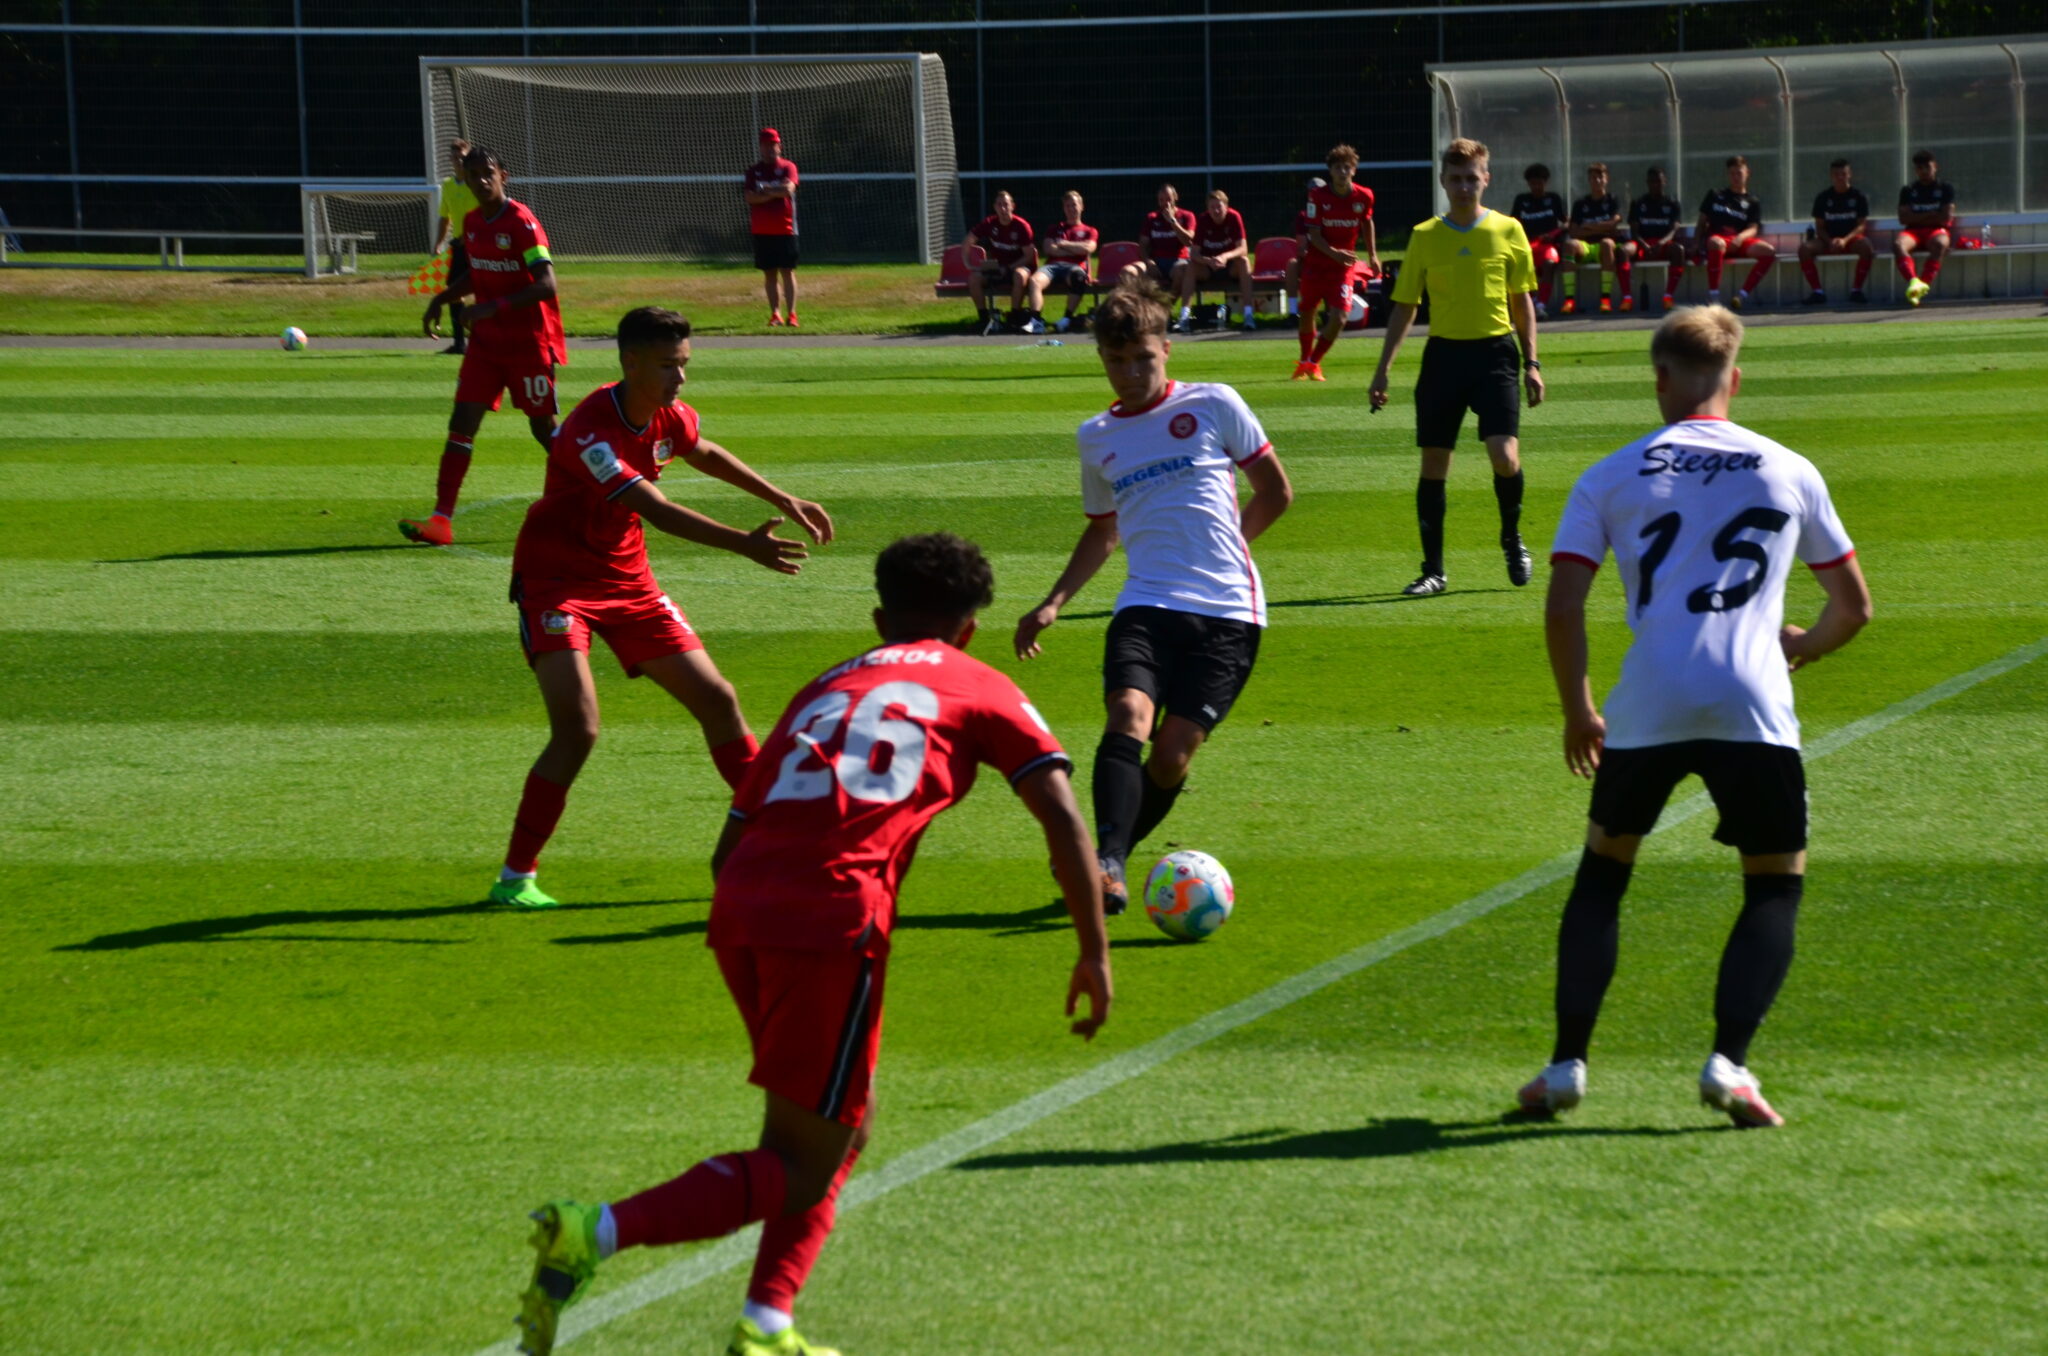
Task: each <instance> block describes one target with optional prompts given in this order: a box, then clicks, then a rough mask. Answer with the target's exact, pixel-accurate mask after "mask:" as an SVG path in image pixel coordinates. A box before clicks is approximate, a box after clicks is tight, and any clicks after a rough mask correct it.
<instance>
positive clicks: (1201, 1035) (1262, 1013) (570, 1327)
mask: <svg viewBox="0 0 2048 1356" xmlns="http://www.w3.org/2000/svg"><path fill="white" fill-rule="evenodd" d="M2044 654H2048V637H2044V638H2042V639H2040V640H2037V641H2034V642H2033V643H2032V644H2029V645H2022V646H2021V647H2020V648H2019V649H2017V650H2014V651H2012V652H2011V653H2010V654H2007V655H2004V656H2002V657H2000V658H1998V659H1994V660H1992V661H1991V662H1990V663H1988V664H1984V665H1981V666H1979V667H1977V668H1974V669H1971V670H1970V671H1969V672H1968V673H1959V674H1957V675H1956V676H1955V677H1953V678H1948V679H1944V680H1943V681H1941V682H1939V683H1936V684H1935V685H1934V686H1933V687H1930V688H1928V689H1927V690H1926V691H1924V692H1919V693H1915V694H1914V695H1913V696H1911V697H1907V698H1904V699H1903V700H1901V701H1897V702H1894V703H1892V704H1891V705H1890V706H1887V707H1885V708H1884V709H1883V710H1882V711H1877V712H1874V713H1872V714H1871V715H1868V716H1864V717H1863V718H1862V719H1860V720H1854V721H1851V722H1849V723H1848V724H1847V725H1844V726H1842V727H1841V728H1840V729H1838V730H1832V731H1830V732H1829V733H1827V734H1825V735H1823V736H1821V737H1820V738H1819V739H1816V740H1814V741H1813V742H1812V743H1811V744H1809V745H1807V746H1806V752H1805V756H1806V758H1807V759H1808V760H1809V761H1810V760H1812V759H1815V758H1825V757H1826V756H1827V755H1829V754H1831V753H1834V752H1836V751H1838V750H1840V749H1842V748H1845V747H1847V746H1848V745H1850V744H1853V743H1855V742H1856V741H1857V740H1859V739H1863V738H1866V737H1868V736H1870V735H1874V734H1876V733H1877V732H1879V731H1880V730H1883V729H1886V728H1888V727H1890V726H1893V725H1896V724H1898V723H1899V722H1900V721H1902V720H1904V719H1906V717H1908V716H1912V715H1917V714H1919V713H1920V712H1922V711H1924V710H1926V709H1927V708H1928V707H1930V706H1933V705H1934V704H1935V703H1936V702H1941V701H1946V700H1947V699H1948V698H1950V697H1953V696H1955V695H1956V694H1957V693H1959V692H1965V691H1968V690H1969V689H1970V688H1973V687H1976V686H1977V685H1978V684H1979V683H1985V682H1989V681H1990V680H1991V679H1993V678H1997V677H2000V676H2002V675H2004V674H2007V673H2010V672H2012V671H2013V670H2014V669H2016V668H2019V667H2021V666H2022V665H2026V664H2031V663H2032V662H2034V661H2035V660H2036V659H2039V658H2040V657H2041V656H2042V655H2044ZM1710 804H1712V801H1711V800H1710V799H1709V797H1708V796H1707V793H1706V792H1704V791H1699V792H1695V793H1694V794H1693V795H1691V796H1689V797H1687V798H1686V799H1685V800H1683V801H1681V802H1679V803H1678V804H1677V805H1675V806H1672V807H1670V808H1669V809H1667V810H1666V811H1665V812H1664V815H1663V817H1662V818H1661V819H1660V820H1658V822H1657V828H1658V829H1660V830H1662V829H1667V828H1670V827H1671V826H1673V825H1676V824H1682V823H1684V822H1685V821H1686V820H1688V819H1691V818H1693V817H1694V816H1696V815H1698V814H1700V813H1701V812H1702V811H1704V810H1705V809H1706V808H1707V807H1708V806H1709V805H1710ZM1579 851H1580V850H1579V849H1578V848H1573V849H1572V850H1571V851H1569V852H1562V853H1559V854H1558V855H1557V856H1555V857H1553V858H1551V859H1550V860H1549V861H1547V862H1544V863H1543V864H1542V865H1541V866H1535V867H1531V868H1530V869H1529V870H1527V871H1524V872H1523V873H1522V874H1521V875H1519V876H1516V877H1514V878H1513V879H1512V880H1507V881H1503V882H1501V883H1500V884H1499V885H1496V886H1494V887H1493V888H1492V889H1490V890H1487V891H1485V892H1484V893H1482V894H1477V895H1474V896H1472V897H1471V898H1470V899H1468V900H1466V901H1465V902H1464V903H1462V904H1454V905H1452V906H1451V907H1450V908H1448V909H1445V910H1444V911H1443V912H1442V913H1438V914H1433V915H1431V916H1430V917H1428V918H1425V919H1423V920H1422V921H1421V922H1419V923H1414V924H1411V925H1409V926H1408V927H1405V928H1403V929H1401V930H1400V931H1399V932H1395V933H1390V934H1388V935H1387V936H1385V937H1382V938H1380V939H1378V940H1377V941H1372V942H1367V943H1366V944H1365V945H1364V946H1361V947H1358V948H1357V949H1356V950H1353V951H1347V952H1345V953H1344V954H1343V955H1341V956H1337V957H1334V958H1333V959H1330V960H1326V961H1324V962H1323V963H1322V964H1320V965H1316V966H1312V967H1310V968H1309V969H1307V970H1304V971H1302V972H1301V973H1300V974H1298V975H1295V976H1294V977H1293V978H1291V979H1283V980H1281V981H1280V982H1279V983H1278V984H1275V985H1273V986H1272V987H1271V988H1269V989H1264V990H1261V991H1260V992H1258V993H1255V994H1253V995H1251V996H1250V997H1249V998H1243V999H1240V1000H1238V1001H1237V1002H1235V1003H1232V1004H1231V1005H1230V1006H1229V1007H1227V1008H1218V1009H1217V1010H1216V1011H1214V1012H1212V1013H1209V1014H1208V1015H1207V1016H1204V1017H1198V1018H1196V1019H1195V1020H1194V1021H1192V1022H1189V1023H1188V1024H1187V1025H1186V1026H1183V1027H1181V1028H1179V1029H1178V1030H1175V1031H1169V1032H1167V1033H1166V1034H1165V1035H1164V1036H1160V1037H1158V1038H1157V1039H1155V1040H1153V1041H1150V1042H1148V1043H1147V1044H1145V1045H1141V1046H1139V1047H1137V1048H1136V1049H1135V1050H1126V1051H1125V1052H1124V1053H1122V1054H1120V1055H1115V1056H1112V1057H1111V1058H1109V1059H1106V1060H1104V1061H1103V1062H1102V1063H1100V1064H1098V1065H1096V1066H1095V1067H1094V1068H1092V1069H1089V1070H1087V1071H1086V1072H1085V1073H1079V1074H1076V1075H1074V1076H1073V1077H1072V1078H1069V1079H1067V1080H1065V1081H1064V1082H1060V1083H1055V1084H1054V1085H1053V1086H1051V1087H1049V1088H1047V1089H1046V1090H1045V1091H1043V1092H1040V1093H1035V1094H1033V1095H1032V1096H1030V1097H1026V1098H1025V1099H1024V1100H1023V1101H1021V1102H1016V1103H1013V1104H1011V1105H1010V1106H1007V1107H1005V1108H1003V1109H1002V1110H1001V1111H998V1112H996V1113H994V1114H993V1115H990V1116H986V1117H984V1118H982V1119H981V1120H978V1121H976V1122H974V1123H973V1124H972V1125H968V1126H963V1127H962V1128H960V1129H958V1130H955V1131H953V1132H952V1133H951V1134H947V1135H941V1136H940V1137H939V1138H937V1139H935V1140H932V1141H931V1142H930V1143H927V1144H923V1145H920V1146H919V1147H917V1148H915V1149H912V1150H910V1151H909V1152H908V1153H905V1154H902V1155H899V1156H898V1157H896V1158H894V1159H891V1160H890V1161H889V1162H888V1163H886V1164H884V1165H883V1166H882V1167H880V1168H878V1169H876V1170H875V1171H873V1172H869V1173H863V1174H862V1175H861V1176H859V1177H856V1178H854V1179H853V1180H852V1181H850V1182H848V1183H847V1184H846V1187H845V1190H844V1191H843V1192H841V1194H840V1197H839V1209H840V1212H841V1213H842V1214H843V1213H844V1212H846V1211H848V1210H852V1209H854V1208H855V1207H856V1206H861V1205H865V1204H867V1203H868V1202H869V1201H872V1200H875V1199H877V1198H878V1197H882V1196H886V1195H888V1194H889V1193H890V1192H892V1191H894V1190H896V1189H897V1188H898V1187H905V1186H909V1185H910V1184H911V1183H913V1182H915V1181H917V1180H918V1179H920V1178H922V1177H927V1176H929V1175H930V1174H932V1173H934V1172H937V1171H939V1170H940V1169H942V1168H949V1167H951V1166H952V1165H953V1164H955V1163H958V1162H959V1161H960V1160H961V1159H963V1158H966V1157H967V1156H968V1155H969V1154H972V1153H975V1152H977V1151H979V1150H981V1149H985V1148H987V1147H988V1146H989V1145H991V1144H994V1143H995V1142H997V1141H998V1140H1001V1139H1005V1138H1007V1137H1009V1136H1010V1135H1014V1134H1016V1133H1017V1132H1018V1131H1020V1130H1024V1129H1028V1128H1029V1127H1031V1126H1033V1125H1036V1124H1037V1123H1038V1122H1040V1121H1042V1120H1045V1119H1046V1118H1047V1117H1049V1116H1054V1115H1057V1114H1058V1113H1060V1112H1062V1111H1065V1110H1066V1109H1067V1108H1068V1107H1070V1106H1074V1105H1075V1104H1077V1103H1079V1102H1084V1101H1086V1100H1088V1099H1089V1098H1090V1097H1093V1096H1095V1095H1096V1094H1097V1093H1100V1092H1107V1091H1108V1090H1109V1089H1111V1088H1113V1087H1116V1086H1117V1085H1118V1084H1120V1083H1127V1082H1129V1081H1130V1080H1131V1079H1133V1078H1136V1077H1138V1076H1139V1075H1140V1074H1144V1073H1147V1072H1150V1071H1151V1070H1152V1069H1155V1068H1157V1067H1158V1066H1159V1065H1161V1064H1164V1063H1165V1062H1166V1061H1167V1060H1169V1059H1172V1058H1173V1057H1174V1056H1175V1055H1178V1054H1180V1053H1182V1052H1183V1051H1187V1050H1192V1049H1194V1048H1195V1047H1196V1046H1198V1045H1204V1044H1207V1043H1208V1042H1210V1041H1212V1040H1215V1039H1216V1038H1217V1037H1218V1036H1222V1035H1226V1034H1228V1033H1229V1032H1232V1031H1235V1030H1236V1029H1237V1028H1238V1027H1241V1026H1244V1025H1246V1024H1247V1023H1250V1022H1255V1021H1257V1020H1258V1019H1259V1018H1261V1017H1266V1016H1269V1015H1271V1014H1272V1013H1275V1012H1278V1011H1279V1010H1280V1009H1281V1008H1284V1007H1287V1006H1289V1005H1290V1004H1293V1003H1296V1002H1299V1001H1300V1000H1302V999H1304V998H1307V997H1308V996H1310V995H1311V994H1314V993H1318V992H1320V991H1321V990H1323V989H1326V988H1328V987H1329V986H1330V985H1332V984H1335V983H1336V982H1337V981H1338V980H1341V979H1348V978H1350V977H1351V976H1352V975H1355V974H1357V973H1358V972H1359V971H1361V970H1364V969H1367V968H1369V967H1371V966H1374V965H1377V964H1379V963H1380V962H1381V961H1383V960H1387V959H1389V958H1390V957H1393V956H1398V955H1399V954H1401V953H1402V952H1403V951H1406V950H1408V949H1410V948H1411V947H1415V946H1419V945H1420V944H1422V943H1423V942H1427V941H1430V940H1432V939H1434V938H1437V937H1441V936H1443V935H1444V934H1445V933H1447V932H1450V931H1452V930H1453V929H1456V928H1460V927H1463V926H1464V925H1465V924H1467V923H1469V922H1471V921H1473V920H1474V919H1476V918H1483V917H1485V916H1486V915H1487V914H1489V913H1492V912H1494V911H1495V910H1496V909H1500V908H1503V907H1505V906H1507V905H1509V904H1512V903H1514V902H1515V901H1516V900H1519V899H1521V898H1523V897H1525V896H1527V895H1531V894H1534V893H1535V892H1536V891H1538V890H1541V889H1542V888H1543V887H1544V886H1546V885H1551V884H1554V883H1555V882H1557V881H1560V880H1563V879H1564V878H1565V877H1566V876H1569V875H1570V874H1571V873H1572V871H1573V869H1574V868H1575V867H1576V866H1577V865H1578V861H1579ZM759 1231H760V1226H758V1225H752V1226H749V1227H748V1228H746V1229H743V1230H741V1231H740V1232H739V1233H736V1234H733V1235H730V1236H729V1237H726V1238H723V1239H720V1240H719V1241H718V1242H716V1243H713V1244H710V1245H709V1246H707V1247H704V1248H700V1249H698V1250H697V1251H695V1252H692V1253H689V1254H687V1255H685V1256H683V1257H681V1258H678V1259H677V1260H676V1261H674V1262H671V1263H670V1264H669V1265H667V1266H665V1267H663V1268H661V1269H660V1270H659V1271H651V1272H649V1273H648V1274H646V1275H645V1276H642V1277H640V1278H639V1279H638V1280H635V1281H630V1282H628V1283H627V1284H625V1285H622V1286H620V1287H619V1288H618V1289H617V1290H612V1291H608V1292H606V1293H605V1294H602V1295H599V1296H596V1297H595V1298H593V1299H591V1300H589V1301H587V1302H585V1303H583V1304H580V1305H578V1306H577V1307H576V1308H574V1309H571V1310H569V1311H568V1313H566V1314H564V1315H563V1317H562V1326H561V1331H560V1335H559V1336H558V1338H557V1339H556V1345H557V1346H560V1345H562V1344H563V1343H567V1342H573V1341H575V1340H576V1339H577V1338H579V1337H581V1336H583V1335H584V1334H585V1333H588V1332H590V1331H591V1330H593V1329H595V1328H599V1327H602V1326H603V1325H605V1324H607V1323H609V1322H611V1321H612V1320H614V1319H618V1318H624V1317H625V1316H626V1315H628V1314H631V1313H634V1312H637V1311H638V1310H641V1309H644V1308H646V1307H647V1306H648V1305H650V1304H654V1303H656V1302H658V1301H660V1300H664V1299H667V1298H669V1297H670V1296H671V1295H676V1294H680V1293H681V1292H682V1291H685V1290H688V1289H690V1288H691V1287H692V1286H695V1285H697V1284H699V1283H701V1282H703V1281H708V1280H710V1279H711V1278H712V1277H713V1276H717V1275H720V1274H721V1273H724V1272H727V1271H730V1270H732V1269H733V1268H734V1267H737V1266H739V1265H741V1264H742V1263H744V1262H748V1261H751V1260H752V1259H753V1256H754V1248H755V1239H756V1236H757V1234H758V1233H759ZM507 1308H508V1309H509V1308H510V1305H509V1304H508V1306H507ZM514 1340H515V1339H511V1338H508V1339H506V1340H505V1341H503V1342H500V1343H497V1344H496V1345H493V1346H489V1347H486V1348H484V1349H483V1351H481V1352H479V1353H478V1356H504V1354H505V1353H510V1352H512V1351H513V1350H514V1346H513V1343H514Z"/></svg>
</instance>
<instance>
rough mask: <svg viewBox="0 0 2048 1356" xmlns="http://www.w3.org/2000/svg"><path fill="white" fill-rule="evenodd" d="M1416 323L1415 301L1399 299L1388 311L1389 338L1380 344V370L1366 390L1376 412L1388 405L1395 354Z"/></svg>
mask: <svg viewBox="0 0 2048 1356" xmlns="http://www.w3.org/2000/svg"><path fill="white" fill-rule="evenodd" d="M1414 324H1415V303H1414V302H1412V301H1397V302H1395V303H1394V309H1393V310H1391V311H1389V312H1388V313H1387V339H1386V342H1385V343H1383V344H1381V345H1380V366H1379V370H1378V371H1377V372H1374V373H1373V374H1372V387H1371V389H1369V390H1368V391H1367V392H1366V399H1367V400H1368V401H1369V402H1370V403H1371V404H1372V412H1373V413H1374V414H1378V413H1379V412H1380V411H1381V410H1383V409H1385V408H1386V407H1387V388H1388V386H1390V385H1392V384H1393V380H1394V355H1395V354H1397V353H1399V352H1400V351H1401V341H1402V340H1404V339H1406V338H1407V337H1408V331H1409V329H1410V328H1411V327H1412V326H1413V325H1414Z"/></svg>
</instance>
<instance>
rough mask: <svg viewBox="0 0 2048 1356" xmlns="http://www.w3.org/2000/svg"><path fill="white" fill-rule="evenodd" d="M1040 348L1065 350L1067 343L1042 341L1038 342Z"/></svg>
mask: <svg viewBox="0 0 2048 1356" xmlns="http://www.w3.org/2000/svg"><path fill="white" fill-rule="evenodd" d="M1038 346H1039V347H1040V348H1065V347H1066V346H1067V342H1066V340H1064V339H1041V340H1039V341H1038Z"/></svg>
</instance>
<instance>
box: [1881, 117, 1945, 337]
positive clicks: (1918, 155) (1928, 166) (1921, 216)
mask: <svg viewBox="0 0 2048 1356" xmlns="http://www.w3.org/2000/svg"><path fill="white" fill-rule="evenodd" d="M1955 224H1956V188H1955V185H1954V184H1951V183H1949V182H1948V181H1947V180H1945V179H1943V178H1942V177H1941V166H1940V165H1939V164H1937V163H1936V162H1935V159H1934V152H1932V151H1915V152H1913V182H1912V183H1910V184H1907V185H1906V186H1905V187H1904V188H1902V189H1900V190H1899V230H1898V231H1897V232H1896V233H1895V234H1894V235H1893V236H1892V259H1893V260H1894V261H1895V262H1896V263H1897V264H1898V266H1899V276H1900V277H1902V278H1904V279H1905V280H1906V301H1907V303H1908V304H1909V305H1913V306H1918V305H1919V304H1920V303H1921V302H1922V301H1925V300H1926V299H1927V294H1928V293H1929V292H1931V291H1933V290H1934V279H1935V277H1936V276H1937V275H1939V274H1940V272H1941V260H1942V256H1943V255H1945V254H1947V253H1948V248H1949V229H1950V228H1951V227H1953V226H1954V225H1955ZM1922 248H1924V249H1926V251H1927V268H1926V270H1925V271H1924V272H1921V271H1915V269H1914V267H1913V251H1914V250H1917V249H1922Z"/></svg>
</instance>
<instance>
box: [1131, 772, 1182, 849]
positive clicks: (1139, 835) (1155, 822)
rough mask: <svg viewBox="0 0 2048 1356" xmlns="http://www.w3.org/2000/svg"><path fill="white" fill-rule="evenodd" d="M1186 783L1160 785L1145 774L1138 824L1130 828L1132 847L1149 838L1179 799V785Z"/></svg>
mask: <svg viewBox="0 0 2048 1356" xmlns="http://www.w3.org/2000/svg"><path fill="white" fill-rule="evenodd" d="M1186 785H1187V783H1186V782H1185V781H1181V782H1176V783H1175V784H1174V785H1172V786H1161V785H1160V784H1159V783H1158V782H1155V781H1153V780H1152V774H1151V773H1150V772H1147V773H1146V774H1145V782H1144V795H1143V797H1142V798H1141V799H1140V800H1139V802H1138V826H1137V827H1136V828H1135V829H1133V830H1131V847H1132V848H1134V849H1135V848H1136V847H1137V846H1138V844H1140V843H1142V842H1144V841H1145V840H1146V839H1147V838H1150V837H1151V836H1152V834H1153V831H1154V830H1156V829H1157V828H1158V827H1159V826H1160V824H1161V823H1162V822H1164V821H1165V819H1166V816H1167V815H1168V814H1169V813H1171V812H1172V810H1173V803H1174V802H1175V801H1177V800H1179V799H1180V789H1181V787H1183V786H1186Z"/></svg>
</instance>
